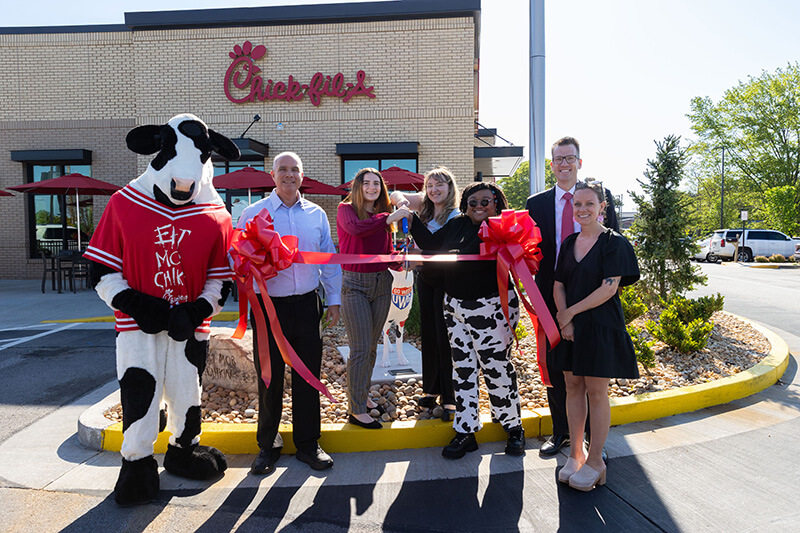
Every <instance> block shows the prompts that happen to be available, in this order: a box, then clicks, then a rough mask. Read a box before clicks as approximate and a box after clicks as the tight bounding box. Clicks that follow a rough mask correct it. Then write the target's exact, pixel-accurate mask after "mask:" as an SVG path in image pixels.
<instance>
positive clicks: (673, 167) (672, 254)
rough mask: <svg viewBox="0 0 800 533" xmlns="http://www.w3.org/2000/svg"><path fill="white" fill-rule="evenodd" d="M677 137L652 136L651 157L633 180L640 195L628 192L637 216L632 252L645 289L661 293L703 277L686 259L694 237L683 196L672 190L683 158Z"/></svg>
mask: <svg viewBox="0 0 800 533" xmlns="http://www.w3.org/2000/svg"><path fill="white" fill-rule="evenodd" d="M686 158H687V155H686V150H685V149H683V148H681V146H680V137H676V136H674V135H670V136H668V137H666V138H665V139H664V140H663V141H662V142H656V157H655V159H648V160H647V167H648V168H647V170H646V171H645V172H644V177H645V180H637V181H638V182H639V184H640V185H641V186H642V189H643V190H644V192H645V195H640V194H638V193H634V192H629V193H630V194H631V196H632V197H633V201H634V203H635V204H636V206H637V208H638V211H639V216H638V217H637V219H636V222H635V223H634V225H633V228H632V232H633V233H634V234H635V235H637V237H638V238H637V240H638V241H639V246H638V248H637V255H638V258H639V267H640V270H641V272H642V279H643V280H644V282H645V286H646V287H647V289H648V290H649V291H650V292H651V294H652V293H654V295H658V296H659V297H661V298H662V299H667V298H668V296H669V295H671V294H683V293H684V292H685V291H687V290H691V289H692V288H693V287H694V285H696V284H698V283H705V280H706V278H705V277H704V276H702V275H700V274H699V273H698V272H699V270H698V269H697V268H695V267H694V266H693V265H692V263H691V262H690V261H689V257H690V255H691V252H692V249H693V248H694V243H693V242H692V240H691V239H687V238H686V237H687V229H688V227H689V216H688V212H687V204H688V201H687V196H686V195H685V193H683V192H681V191H680V190H678V187H679V185H680V183H681V178H682V177H683V167H684V165H685V163H686Z"/></svg>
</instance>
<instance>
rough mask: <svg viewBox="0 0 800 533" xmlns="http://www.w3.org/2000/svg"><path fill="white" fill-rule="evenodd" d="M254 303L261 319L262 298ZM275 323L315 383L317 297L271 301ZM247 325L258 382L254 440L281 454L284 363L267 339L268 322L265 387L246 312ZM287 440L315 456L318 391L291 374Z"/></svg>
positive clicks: (255, 335)
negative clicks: (269, 377) (268, 380)
mask: <svg viewBox="0 0 800 533" xmlns="http://www.w3.org/2000/svg"><path fill="white" fill-rule="evenodd" d="M258 302H259V304H260V305H261V310H262V311H263V312H264V316H265V317H266V316H267V311H266V309H265V308H264V302H263V300H262V299H261V295H258ZM272 302H273V304H274V306H275V312H276V314H277V316H278V322H279V323H280V325H281V329H282V330H283V334H284V336H285V337H286V340H287V341H288V342H289V344H291V345H292V347H293V348H294V350H295V351H296V352H297V355H298V356H299V357H300V359H301V360H302V361H303V362H304V363H305V365H306V367H308V369H309V370H310V371H311V373H312V374H314V376H316V377H317V378H319V375H320V365H321V364H322V326H321V324H320V319H321V318H322V302H321V301H320V299H319V296H318V295H317V292H316V291H312V292H309V293H306V294H301V295H298V296H287V297H284V298H272ZM250 324H251V326H252V328H253V362H254V364H255V367H256V375H257V376H258V430H257V432H256V440H257V441H258V446H259V448H261V449H262V450H268V449H270V448H280V447H282V446H283V439H282V438H281V436H280V434H279V433H278V426H279V425H280V422H281V412H282V410H283V375H284V370H285V363H284V362H283V358H282V357H281V353H280V351H279V350H278V345H277V344H275V338H274V337H273V336H272V331H271V328H270V327H269V320H267V331H268V335H269V358H270V363H271V364H270V366H271V368H272V381H271V383H270V386H269V387H266V386H264V381H263V380H262V379H261V365H260V361H259V358H258V343H259V341H260V340H261V339H259V338H258V333H257V329H256V327H255V324H253V313H252V311H251V312H250ZM292 435H293V438H294V445H295V447H296V448H297V449H298V450H302V451H304V452H308V453H313V452H314V451H316V445H317V441H318V440H319V437H320V412H319V391H318V390H317V389H315V388H314V387H312V386H311V385H309V384H308V383H306V381H305V380H304V379H303V378H302V377H301V376H300V375H299V374H298V373H297V372H296V371H295V370H292Z"/></svg>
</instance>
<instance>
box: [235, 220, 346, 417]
mask: <svg viewBox="0 0 800 533" xmlns="http://www.w3.org/2000/svg"><path fill="white" fill-rule="evenodd" d="M230 254H231V258H232V260H233V271H234V273H235V274H236V283H237V285H238V288H239V293H240V294H242V295H244V296H245V297H244V298H241V297H240V298H239V325H238V327H237V328H236V331H235V332H234V334H233V338H235V339H241V338H242V336H243V335H244V332H245V329H247V302H248V301H249V302H250V307H251V308H252V309H253V315H254V318H255V326H256V329H257V332H258V336H259V338H260V339H263V341H262V342H259V344H258V352H259V353H258V354H253V356H254V357H258V358H259V363H260V366H261V379H262V380H264V384H265V385H266V386H267V387H269V384H270V381H271V379H272V367H271V366H270V354H269V342H267V328H266V320H265V318H264V314H263V313H262V312H261V306H260V305H259V304H258V299H257V297H256V294H255V291H254V290H253V282H254V281H255V283H256V284H257V285H258V288H259V290H260V291H261V298H262V301H263V302H264V307H265V308H266V310H267V316H268V318H269V325H270V329H271V330H272V336H273V337H274V338H275V344H277V345H278V349H279V351H280V352H281V356H282V357H283V360H284V362H286V364H287V365H289V366H290V367H292V368H293V369H294V370H295V371H296V372H297V373H298V374H300V376H301V377H302V378H303V379H304V380H306V382H307V383H308V384H309V385H311V386H312V387H314V388H315V389H317V390H318V391H320V392H321V393H323V394H324V395H325V396H327V397H328V398H330V399H331V400H332V401H334V402H335V401H336V400H335V399H334V398H333V396H332V395H331V393H330V391H328V388H327V387H325V385H323V384H322V382H321V381H320V380H319V379H317V378H316V377H315V376H314V374H312V373H311V371H310V370H308V368H307V367H306V365H305V363H303V361H302V360H301V359H300V357H299V356H298V355H297V352H295V351H294V348H292V345H291V344H289V342H288V341H287V340H286V337H285V336H284V335H283V330H282V329H281V325H280V322H278V316H277V314H276V313H275V307H274V306H273V304H272V300H271V299H270V297H269V294H267V286H266V281H267V280H268V279H270V278H274V277H275V276H277V275H278V272H279V271H281V270H283V269H285V268H288V267H289V266H291V265H292V263H293V262H294V259H295V256H296V255H297V237H295V236H294V235H284V236H283V237H282V236H281V235H279V234H278V232H277V231H275V229H274V227H273V225H272V217H271V216H270V214H269V211H267V210H266V209H262V210H261V212H260V213H258V215H256V216H255V217H253V219H252V220H250V221H249V222H248V223H247V224H246V226H245V229H244V230H240V229H237V230H235V231H234V234H233V239H232V243H231V249H230ZM278 378H279V379H282V378H283V376H278Z"/></svg>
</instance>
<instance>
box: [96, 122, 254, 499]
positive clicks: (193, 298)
mask: <svg viewBox="0 0 800 533" xmlns="http://www.w3.org/2000/svg"><path fill="white" fill-rule="evenodd" d="M126 142H127V145H128V148H130V149H131V150H132V151H134V152H136V153H137V154H154V153H156V152H158V155H156V157H155V159H153V161H152V162H151V163H150V164H149V165H148V167H147V170H146V171H145V172H144V174H142V175H141V176H139V177H138V178H136V179H135V180H133V181H131V182H130V183H129V184H128V185H127V186H125V187H124V188H123V189H121V190H120V191H117V192H116V193H114V195H112V196H111V199H110V200H109V203H108V206H107V207H106V209H105V211H104V212H103V216H102V218H101V219H100V223H99V225H98V226H97V230H96V231H95V233H94V235H93V236H92V240H91V242H90V243H89V247H88V249H87V251H86V254H85V256H86V257H87V258H88V259H90V260H91V261H92V262H91V283H92V284H93V285H94V287H95V289H96V290H97V293H98V295H99V296H100V298H102V299H103V301H104V302H106V303H107V304H108V305H109V306H110V307H111V308H112V309H113V310H114V315H115V317H116V328H115V329H116V331H117V376H118V378H119V388H120V397H121V400H122V432H123V436H124V440H123V443H122V450H121V453H122V469H121V471H120V473H119V478H118V479H117V483H116V486H115V488H114V498H115V499H116V501H117V503H118V504H120V505H137V504H142V503H146V502H148V501H151V500H152V499H153V498H154V497H155V496H156V494H157V492H158V489H159V481H158V463H156V460H155V458H154V457H153V445H154V443H155V440H156V437H157V436H158V433H159V431H160V430H163V429H164V426H165V424H166V429H168V430H169V431H170V432H171V433H172V436H171V437H170V439H169V446H168V448H167V453H166V454H165V455H164V468H165V469H166V470H168V471H169V472H172V473H173V474H175V475H178V476H182V477H187V478H191V479H212V478H216V477H218V476H220V475H221V474H222V472H223V471H224V470H225V469H226V468H227V462H226V460H225V456H224V455H223V454H222V452H220V451H219V450H217V449H215V448H211V447H207V446H199V445H198V442H199V440H200V420H201V413H200V394H201V392H202V389H201V385H200V380H201V376H202V375H203V370H204V369H205V365H206V356H207V353H208V337H209V333H210V326H209V324H210V321H211V317H212V316H214V315H215V314H217V313H219V311H220V310H221V308H222V305H223V304H224V301H225V297H226V296H227V294H228V292H229V290H230V287H231V282H230V281H226V280H229V279H230V277H231V271H230V268H229V266H228V262H227V259H226V253H227V250H228V242H229V239H230V234H231V217H230V215H229V214H228V212H227V211H226V210H225V205H224V203H223V202H222V199H221V198H220V196H219V194H217V191H216V190H215V189H214V186H213V185H212V183H211V180H212V178H213V167H212V165H211V152H217V153H218V154H220V155H222V156H224V157H226V158H228V159H238V158H239V150H238V149H237V148H236V145H234V144H233V142H231V140H230V139H228V138H227V137H225V136H223V135H220V134H219V133H216V132H215V131H213V130H210V129H208V127H207V126H206V125H205V124H204V123H203V122H202V121H201V120H200V119H199V118H197V117H195V116H194V115H189V114H184V115H178V116H176V117H173V118H172V119H171V120H170V121H169V123H167V124H165V125H160V126H139V127H137V128H135V129H133V130H131V131H130V132H129V133H128V136H127V137H126ZM162 401H163V402H164V403H165V404H166V413H164V412H163V411H161V404H162ZM165 418H166V420H165Z"/></svg>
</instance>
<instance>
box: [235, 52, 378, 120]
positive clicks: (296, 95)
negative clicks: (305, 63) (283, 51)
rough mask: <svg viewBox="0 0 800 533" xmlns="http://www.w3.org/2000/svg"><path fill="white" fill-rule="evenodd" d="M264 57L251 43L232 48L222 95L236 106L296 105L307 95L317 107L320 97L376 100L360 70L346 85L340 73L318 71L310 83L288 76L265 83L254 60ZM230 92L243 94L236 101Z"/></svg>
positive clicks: (343, 99)
mask: <svg viewBox="0 0 800 533" xmlns="http://www.w3.org/2000/svg"><path fill="white" fill-rule="evenodd" d="M266 54H267V49H266V47H264V46H263V45H258V46H256V47H253V45H252V43H251V42H250V41H245V42H244V44H243V45H242V46H239V45H238V44H237V45H236V46H234V47H233V52H230V53H229V54H228V55H229V56H231V59H233V63H231V65H230V66H229V67H228V71H227V72H225V96H227V97H228V100H230V101H231V102H233V103H235V104H242V103H244V102H256V101H261V102H263V101H264V100H283V101H286V102H290V101H295V102H297V101H300V100H302V99H303V98H304V97H305V95H308V98H309V100H311V103H312V104H314V105H315V106H318V105H320V104H321V103H322V97H323V96H334V97H336V98H341V99H342V102H349V101H350V99H351V98H353V97H355V96H367V97H369V98H375V94H374V92H373V90H374V87H373V86H371V85H370V86H369V87H367V86H366V85H365V81H366V79H367V75H366V73H365V72H364V71H363V70H359V71H358V72H357V73H356V82H355V83H349V82H347V83H345V79H344V74H342V73H341V72H339V73H338V74H336V75H334V76H325V75H324V74H322V73H321V72H317V73H316V74H314V75H313V76H311V81H309V82H308V83H302V84H301V83H300V82H299V81H297V80H295V79H294V76H291V75H290V76H289V79H288V80H286V82H282V81H273V80H271V79H267V82H266V83H264V79H263V78H262V77H261V76H259V72H261V69H260V68H259V67H258V66H256V64H255V61H256V60H258V59H261V58H262V57H264V56H265V55H266ZM233 89H236V90H238V91H243V93H242V92H239V93H238V94H244V95H243V96H241V97H240V98H237V97H236V96H234V95H233V93H232V90H233Z"/></svg>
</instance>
